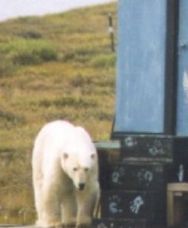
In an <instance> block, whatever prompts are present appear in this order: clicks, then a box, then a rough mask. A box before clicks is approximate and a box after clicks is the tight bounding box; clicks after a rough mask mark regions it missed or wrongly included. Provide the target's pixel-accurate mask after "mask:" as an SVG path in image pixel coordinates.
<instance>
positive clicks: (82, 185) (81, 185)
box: [79, 183, 85, 191]
mask: <svg viewBox="0 0 188 228" xmlns="http://www.w3.org/2000/svg"><path fill="white" fill-rule="evenodd" d="M84 188H85V183H79V190H80V191H82V190H84Z"/></svg>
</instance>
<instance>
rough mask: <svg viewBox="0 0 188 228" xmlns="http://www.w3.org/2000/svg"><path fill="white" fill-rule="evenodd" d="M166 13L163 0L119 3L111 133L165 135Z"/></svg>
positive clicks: (138, 0)
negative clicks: (114, 113)
mask: <svg viewBox="0 0 188 228" xmlns="http://www.w3.org/2000/svg"><path fill="white" fill-rule="evenodd" d="M184 1H185V2H186V0H184ZM187 3H188V1H187ZM187 5H188V4H187ZM166 12H167V1H166V0H119V11H118V14H119V15H118V17H119V20H118V21H119V28H118V60H117V85H116V118H115V126H114V132H124V133H126V132H131V133H164V112H165V110H164V105H165V104H164V102H165V53H166V42H165V41H166ZM187 12H188V11H187ZM187 21H188V19H187ZM187 34H188V33H187ZM183 118H184V117H183Z"/></svg>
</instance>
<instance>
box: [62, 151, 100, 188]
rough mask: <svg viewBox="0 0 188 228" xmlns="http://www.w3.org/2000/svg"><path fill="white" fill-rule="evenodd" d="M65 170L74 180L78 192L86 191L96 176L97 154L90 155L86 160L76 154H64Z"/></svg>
mask: <svg viewBox="0 0 188 228" xmlns="http://www.w3.org/2000/svg"><path fill="white" fill-rule="evenodd" d="M63 160H64V161H63V170H64V172H65V173H66V174H67V175H68V176H69V178H70V179H71V180H72V182H73V185H74V186H75V188H76V189H77V190H80V191H82V190H84V188H85V187H87V183H89V182H90V179H91V178H92V177H93V176H94V175H96V168H97V167H96V162H97V157H96V154H95V153H89V154H88V155H86V156H85V158H84V159H80V157H79V156H76V154H69V153H64V154H63Z"/></svg>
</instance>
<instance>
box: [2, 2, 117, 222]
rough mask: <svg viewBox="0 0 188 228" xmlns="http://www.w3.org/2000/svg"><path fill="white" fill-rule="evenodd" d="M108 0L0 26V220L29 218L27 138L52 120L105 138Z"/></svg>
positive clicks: (109, 108) (109, 119) (110, 79)
mask: <svg viewBox="0 0 188 228" xmlns="http://www.w3.org/2000/svg"><path fill="white" fill-rule="evenodd" d="M109 12H111V13H112V15H113V17H114V21H116V5H115V4H108V5H102V6H96V7H89V8H85V9H78V10H74V11H70V12H67V13H62V14H55V15H47V16H43V17H23V18H18V19H14V20H8V21H6V22H1V23H0V223H23V222H24V223H30V222H32V221H34V216H35V214H34V208H33V190H32V182H31V151H32V147H33V139H34V137H35V136H36V133H37V132H38V130H39V129H40V128H41V126H42V125H43V124H44V123H46V122H49V121H52V120H55V119H67V120H70V121H72V122H73V123H75V124H79V125H82V126H83V127H85V128H86V129H87V130H88V131H89V132H90V134H91V136H92V138H93V139H94V140H104V139H108V138H109V137H110V133H111V129H112V123H113V117H114V87H115V86H114V82H115V67H114V66H115V59H116V56H115V54H114V53H113V52H112V51H111V48H110V40H109V34H108V13H109Z"/></svg>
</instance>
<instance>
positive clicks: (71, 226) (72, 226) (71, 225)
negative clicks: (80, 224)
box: [63, 223, 76, 228]
mask: <svg viewBox="0 0 188 228" xmlns="http://www.w3.org/2000/svg"><path fill="white" fill-rule="evenodd" d="M75 227H76V224H75V223H72V224H64V225H63V228H75Z"/></svg>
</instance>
